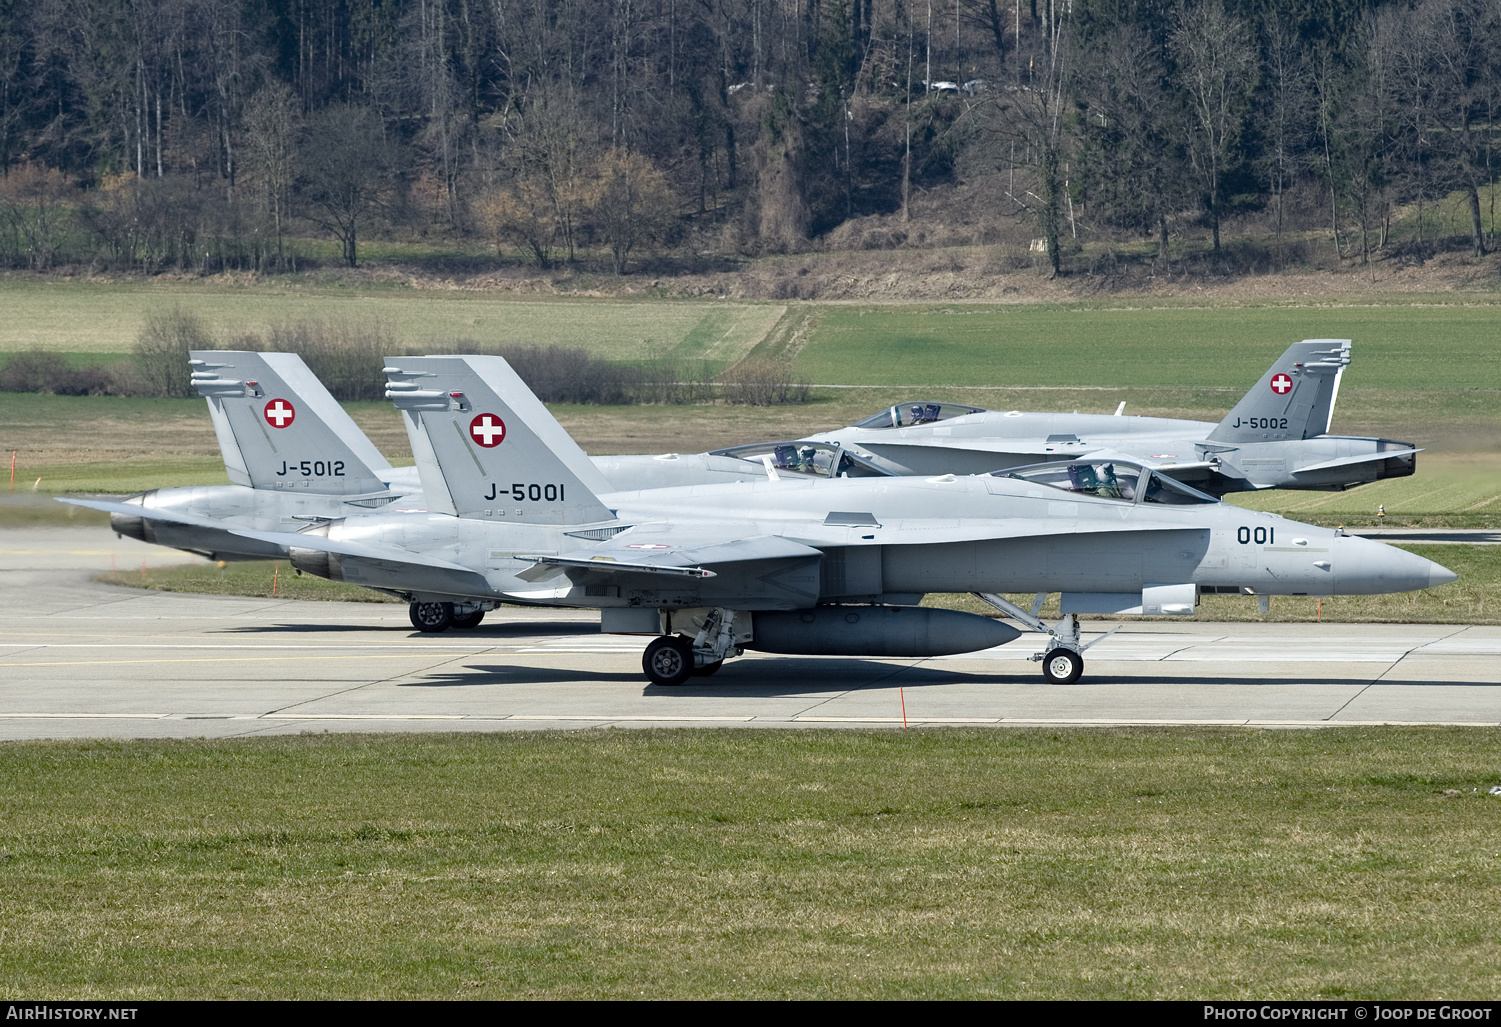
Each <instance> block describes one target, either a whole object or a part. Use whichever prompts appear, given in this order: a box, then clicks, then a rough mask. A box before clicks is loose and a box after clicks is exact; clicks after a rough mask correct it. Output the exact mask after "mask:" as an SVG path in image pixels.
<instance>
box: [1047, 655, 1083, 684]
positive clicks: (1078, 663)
mask: <svg viewBox="0 0 1501 1027" xmlns="http://www.w3.org/2000/svg"><path fill="white" fill-rule="evenodd" d="M1083 673H1084V657H1083V656H1082V655H1081V654H1079V653H1076V652H1074V651H1073V650H1072V649H1062V648H1059V649H1052V650H1049V652H1048V654H1047V655H1046V656H1044V657H1043V658H1042V676H1043V677H1044V678H1045V679H1046V680H1047V682H1048V683H1049V684H1053V685H1071V684H1073V683H1074V682H1075V681H1078V680H1079V675H1081V674H1083Z"/></svg>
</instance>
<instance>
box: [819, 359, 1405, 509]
mask: <svg viewBox="0 0 1501 1027" xmlns="http://www.w3.org/2000/svg"><path fill="white" fill-rule="evenodd" d="M1349 363H1350V340H1348V339H1306V340H1304V341H1303V342H1297V343H1294V344H1293V345H1292V346H1290V347H1288V349H1287V351H1286V352H1285V353H1283V354H1282V356H1281V357H1280V358H1278V360H1277V362H1276V363H1274V364H1273V365H1272V366H1271V368H1270V369H1269V370H1268V371H1267V372H1266V373H1265V374H1263V375H1262V376H1261V378H1260V380H1258V381H1257V383H1256V384H1255V385H1254V386H1252V387H1251V391H1249V392H1247V393H1246V394H1245V396H1243V397H1242V398H1241V400H1240V402H1239V403H1237V404H1236V405H1235V408H1234V409H1233V410H1231V411H1230V413H1229V414H1228V415H1226V417H1225V419H1224V420H1222V421H1220V422H1219V423H1218V424H1211V423H1210V422H1208V421H1182V420H1170V419H1167V418H1160V417H1126V416H1122V411H1123V410H1124V407H1125V404H1121V407H1120V408H1118V409H1117V411H1116V415H1115V416H1111V415H1108V414H1035V413H1022V412H1020V411H1016V410H1012V411H1008V412H1004V413H1003V412H1001V411H996V410H983V409H981V408H979V407H972V406H964V405H962V404H957V403H933V402H909V403H898V404H897V405H896V406H894V407H891V408H889V409H887V410H883V411H881V412H880V413H878V414H876V415H875V416H873V417H869V418H867V419H865V420H864V421H861V422H859V423H858V424H855V425H851V426H850V427H848V428H841V429H839V430H838V431H831V432H823V433H821V434H819V435H817V436H815V437H814V438H816V440H817V441H819V442H821V443H825V444H828V443H832V444H836V445H839V446H840V447H842V450H843V452H845V453H846V454H848V455H850V456H852V457H854V458H856V459H859V460H861V461H863V462H864V463H865V464H867V465H869V466H870V467H872V468H874V469H880V470H885V471H887V472H889V473H892V474H912V475H930V474H942V473H952V474H977V473H981V472H985V471H994V470H999V469H1003V468H1007V467H1013V466H1019V465H1022V464H1031V463H1037V462H1039V461H1043V460H1053V461H1067V460H1077V459H1100V458H1104V457H1118V456H1126V457H1129V458H1130V459H1132V460H1135V461H1138V462H1140V463H1143V464H1146V465H1148V466H1150V467H1156V468H1160V469H1162V470H1165V471H1166V472H1167V473H1168V474H1171V475H1172V476H1173V477H1174V478H1176V479H1178V480H1179V481H1182V482H1185V483H1187V484H1191V485H1193V486H1195V487H1196V488H1199V489H1201V490H1202V491H1204V492H1209V493H1211V494H1213V495H1217V496H1219V495H1225V494H1226V493H1230V492H1247V491H1253V490H1256V489H1269V488H1277V489H1319V490H1334V491H1337V490H1340V489H1347V488H1351V487H1353V486H1356V485H1362V484H1365V483H1367V482H1372V481H1377V480H1379V479H1382V478H1400V477H1403V476H1405V475H1409V474H1412V473H1413V470H1414V469H1415V467H1416V461H1417V453H1418V450H1417V449H1416V448H1414V446H1413V445H1412V444H1411V443H1407V442H1394V441H1392V440H1391V439H1375V438H1357V437H1354V436H1345V435H1330V434H1329V426H1330V420H1331V418H1332V417H1333V414H1334V404H1335V400H1336V398H1337V397H1338V395H1339V383H1340V378H1341V376H1342V375H1343V374H1344V372H1345V368H1346V366H1347V365H1348V364H1349ZM809 441H813V439H810V440H809Z"/></svg>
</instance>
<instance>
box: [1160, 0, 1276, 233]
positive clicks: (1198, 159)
mask: <svg viewBox="0 0 1501 1027" xmlns="http://www.w3.org/2000/svg"><path fill="white" fill-rule="evenodd" d="M1178 22H1179V26H1178V30H1177V31H1176V32H1174V33H1173V36H1172V40H1171V43H1170V49H1171V50H1172V54H1173V57H1174V59H1175V60H1176V62H1177V66H1178V67H1177V72H1178V75H1177V78H1178V86H1179V88H1180V89H1182V90H1183V94H1184V97H1185V99H1186V100H1187V102H1188V110H1189V115H1190V121H1189V123H1190V131H1189V133H1188V142H1189V154H1190V157H1191V160H1192V166H1193V170H1194V172H1195V174H1196V177H1197V178H1198V188H1199V194H1200V199H1201V202H1202V203H1203V205H1204V212H1205V214H1207V215H1208V217H1209V225H1210V229H1211V230H1212V231H1213V233H1214V252H1215V255H1216V256H1218V255H1219V252H1220V213H1221V209H1222V206H1223V203H1222V198H1221V196H1220V191H1221V188H1222V186H1223V184H1224V177H1225V173H1226V171H1227V170H1228V167H1229V164H1230V162H1231V161H1232V160H1233V159H1234V157H1235V154H1236V152H1237V146H1238V143H1239V142H1240V137H1241V131H1242V129H1243V128H1244V126H1245V118H1246V114H1247V111H1248V110H1249V108H1250V101H1251V91H1252V89H1253V88H1254V87H1255V85H1256V50H1255V48H1254V47H1253V46H1252V45H1251V32H1250V29H1249V28H1247V27H1246V26H1245V25H1244V24H1243V23H1242V22H1241V21H1240V20H1239V19H1237V18H1235V17H1234V16H1232V15H1231V14H1230V13H1229V12H1228V11H1226V10H1225V5H1224V2H1223V0H1201V2H1200V3H1199V4H1198V5H1197V6H1190V5H1187V4H1185V5H1184V6H1182V7H1180V8H1179V9H1178Z"/></svg>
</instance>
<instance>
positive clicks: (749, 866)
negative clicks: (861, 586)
mask: <svg viewBox="0 0 1501 1027" xmlns="http://www.w3.org/2000/svg"><path fill="white" fill-rule="evenodd" d="M1496 756H1497V748H1496V741H1495V737H1494V732H1493V731H1490V730H1487V729H1474V730H1464V729H1443V730H1439V729H1434V730H1407V729H1358V730H1357V729H1329V730H1321V731H1308V732H1269V731H1259V732H1248V731H1213V730H1170V731H1169V730H1160V731H1159V730H1120V731H1046V732H1044V731H995V730H987V731H974V732H969V731H912V732H897V731H892V732H886V733H867V732H854V731H850V732H833V731H830V732H817V731H797V732H782V731H724V732H715V731H650V732H648V731H641V732H634V731H633V732H588V733H584V732H580V733H546V734H527V733H507V734H491V735H483V736H462V737H460V736H447V737H445V736H414V735H398V736H381V737H359V736H332V737H330V736H304V737H292V738H274V739H255V740H244V741H227V742H205V741H196V742H195V741H183V742H133V743H117V742H68V743H6V744H4V745H0V808H3V809H4V811H5V817H4V819H3V821H0V861H3V864H4V867H5V873H4V874H3V875H0V902H3V906H4V909H5V912H6V915H5V920H6V923H5V932H4V935H3V940H0V969H3V973H0V992H3V993H4V997H5V998H7V999H12V1000H15V999H21V998H25V999H28V1000H36V999H63V998H67V999H74V1000H82V999H95V998H108V999H114V1000H127V1001H128V1000H137V999H166V998H176V999H202V998H240V999H276V998H298V999H311V998H412V999H419V998H479V999H491V998H573V999H578V998H616V999H622V998H636V999H640V998H647V999H667V998H769V999H778V998H929V999H931V998H948V999H962V998H1030V999H1040V998H1063V999H1122V998H1126V999H1131V998H1136V999H1139V998H1157V999H1197V1000H1202V999H1210V998H1235V999H1257V1000H1278V999H1350V998H1362V999H1436V998H1445V999H1487V998H1490V997H1493V996H1494V995H1495V994H1496V993H1497V990H1498V988H1501V970H1498V966H1501V943H1498V941H1497V937H1496V931H1495V925H1496V923H1497V922H1498V921H1501V856H1498V854H1497V851H1496V817H1497V816H1498V815H1501V799H1496V798H1492V797H1490V796H1488V795H1487V794H1486V790H1487V788H1488V787H1490V786H1491V785H1494V784H1496V783H1498V782H1501V772H1498V770H1497V765H1496Z"/></svg>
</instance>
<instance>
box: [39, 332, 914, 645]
mask: <svg viewBox="0 0 1501 1027" xmlns="http://www.w3.org/2000/svg"><path fill="white" fill-rule="evenodd" d="M190 356H191V365H192V369H193V370H192V382H193V386H194V388H196V389H197V391H198V393H199V395H201V396H203V397H204V398H205V399H206V400H207V402H208V410H209V416H210V418H211V419H212V421H213V425H214V432H215V435H216V436H217V438H218V441H219V449H220V452H221V454H222V455H223V457H224V468H225V472H226V474H227V475H228V476H229V480H230V481H231V482H232V483H233V484H230V485H208V486H192V487H183V488H161V489H151V490H149V491H146V492H142V493H139V494H137V495H134V496H130V497H128V498H126V499H124V500H123V501H121V502H110V501H104V500H89V499H64V500H63V502H65V503H72V504H74V505H78V506H86V507H90V508H93V509H97V510H103V511H106V512H108V513H109V515H110V526H111V527H112V528H113V529H114V530H115V532H116V533H118V534H120V535H125V536H128V537H130V538H136V539H140V540H141V541H143V542H151V543H155V544H158V545H163V546H170V547H172V548H176V549H181V550H183V551H185V552H190V553H196V554H199V555H202V556H206V557H209V558H210V559H214V560H267V559H284V558H285V557H286V556H287V551H286V547H284V546H279V545H273V544H268V543H266V542H263V541H258V540H255V539H251V538H247V537H245V536H243V535H236V534H234V533H233V531H232V529H235V528H249V529H254V530H259V531H269V532H292V531H296V530H297V529H299V528H302V527H305V526H307V525H308V524H312V523H317V522H319V521H323V520H329V519H333V518H343V517H357V516H360V515H361V514H364V513H368V512H372V511H377V510H379V511H384V512H386V513H408V512H425V511H426V509H427V501H426V498H425V497H424V496H423V494H422V487H421V483H420V481H419V479H418V475H417V469H416V468H415V467H393V466H391V464H390V463H389V462H388V461H387V460H386V458H385V457H384V456H382V455H381V453H380V451H379V450H378V449H376V447H375V445H374V444H373V443H371V441H370V439H369V438H368V437H367V436H366V435H365V434H364V432H362V431H361V430H360V429H359V426H358V425H356V424H355V423H354V421H353V420H352V419H351V418H350V417H349V415H348V414H347V413H346V412H345V411H344V409H343V408H342V407H341V406H339V404H338V402H337V401H336V400H335V399H334V398H333V396H332V395H331V394H330V393H329V391H328V390H327V389H326V388H325V387H324V386H323V383H322V382H320V381H319V380H318V378H317V377H316V376H315V375H314V374H313V373H312V372H311V371H310V370H309V369H308V367H307V365H306V364H305V363H304V362H303V360H302V358H301V357H299V356H297V355H296V354H294V353H260V352H253V351H238V350H235V351H231V350H195V351H193V352H192V353H191V354H190ZM596 463H598V464H599V465H600V466H601V470H602V472H603V473H604V474H605V475H606V476H607V477H610V478H611V479H612V483H611V486H610V491H614V490H616V489H619V488H652V487H661V486H666V485H680V484H690V483H703V482H714V481H746V480H756V479H764V478H766V477H768V476H770V477H776V476H778V474H779V473H781V474H787V475H789V476H792V477H807V478H818V477H830V476H833V475H835V474H845V475H849V474H855V475H861V474H877V475H880V474H884V473H886V472H884V471H877V470H874V469H872V468H870V467H869V466H867V465H866V464H865V463H864V462H863V461H860V460H859V459H858V458H854V457H850V456H841V454H840V451H839V448H838V447H837V446H830V445H821V444H813V443H802V444H793V443H766V444H763V445H752V446H740V447H735V448H734V449H728V450H720V451H716V452H714V453H703V454H698V455H696V456H695V457H693V458H684V459H679V458H678V457H677V456H676V455H674V454H668V455H664V456H655V457H653V456H645V457H639V458H636V457H625V458H621V457H600V458H596ZM410 612H411V616H412V623H413V625H414V626H417V627H420V628H424V629H430V628H431V627H432V626H433V625H434V621H433V620H432V616H433V613H432V610H431V609H430V608H427V609H419V607H418V606H417V605H415V604H414V605H413V606H412V608H411V611H410ZM483 616H484V611H483V610H482V609H480V608H479V607H478V606H473V608H472V609H468V610H461V611H460V612H459V613H458V614H456V615H454V616H453V617H452V618H449V619H444V620H443V621H442V622H441V624H442V626H444V627H448V626H454V627H474V626H476V625H478V624H479V622H480V620H481V619H482V618H483Z"/></svg>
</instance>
